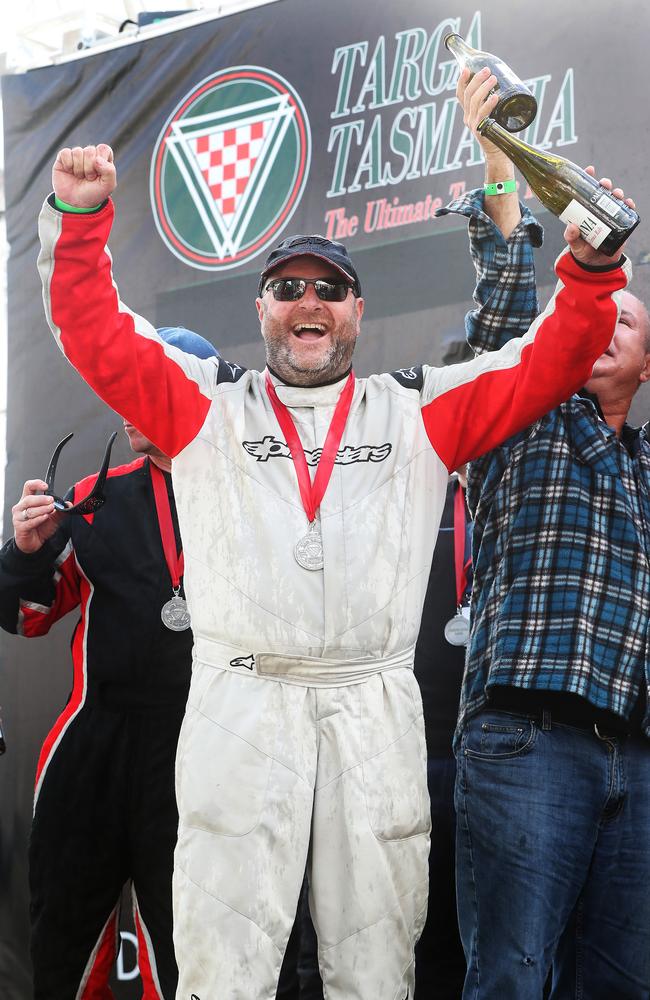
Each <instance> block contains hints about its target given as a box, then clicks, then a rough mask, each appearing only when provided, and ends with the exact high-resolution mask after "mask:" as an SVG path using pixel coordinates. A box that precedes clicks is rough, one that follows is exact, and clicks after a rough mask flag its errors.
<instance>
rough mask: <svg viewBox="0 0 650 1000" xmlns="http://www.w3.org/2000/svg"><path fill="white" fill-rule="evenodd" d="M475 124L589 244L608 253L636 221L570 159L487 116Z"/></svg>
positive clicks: (632, 213) (629, 210) (547, 204)
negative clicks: (507, 128) (539, 147)
mask: <svg viewBox="0 0 650 1000" xmlns="http://www.w3.org/2000/svg"><path fill="white" fill-rule="evenodd" d="M478 130H479V132H480V133H481V135H484V136H485V138H486V139H489V140H490V142H493V143H494V145H495V146H498V147H499V149H501V150H503V152H504V153H506V155H507V156H508V157H509V159H511V160H512V162H513V163H514V165H515V166H516V167H519V169H520V170H521V172H522V174H523V175H524V177H525V178H526V180H527V181H528V183H529V184H530V187H531V189H532V191H534V193H535V194H536V195H537V197H538V198H539V200H540V201H541V203H542V205H544V206H545V207H546V208H548V210H549V212H553V214H554V215H557V216H558V217H559V218H560V219H561V220H562V222H573V223H574V224H575V225H576V226H578V228H579V229H580V233H581V234H582V238H583V239H585V240H586V241H587V243H591V245H592V247H595V248H596V249H597V250H600V251H601V252H602V253H604V254H608V255H609V256H610V257H611V256H612V255H613V254H615V253H616V251H617V250H618V249H619V247H620V246H621V244H622V243H624V242H625V240H626V239H627V238H628V236H629V235H630V233H631V232H632V231H633V230H634V229H636V227H637V226H638V224H639V222H640V219H639V216H638V215H637V213H636V212H635V211H634V209H633V208H630V207H629V206H628V205H626V204H625V202H623V201H619V199H618V198H614V196H613V195H612V194H611V192H610V191H608V190H607V188H604V187H603V186H602V184H599V183H598V181H597V180H595V179H594V178H593V177H591V176H590V175H589V174H588V173H587V172H586V171H585V170H583V169H582V168H581V167H578V166H577V165H576V164H575V163H572V162H571V160H565V159H564V157H562V156H556V155H554V154H552V153H545V152H542V150H541V149H536V147H535V146H529V145H528V143H527V142H524V141H523V140H522V139H519V138H518V137H517V136H515V135H510V133H509V132H506V130H505V129H502V128H501V127H500V126H499V125H498V124H497V123H496V122H495V121H493V120H492V119H491V118H484V119H483V121H482V122H480V123H479V125H478Z"/></svg>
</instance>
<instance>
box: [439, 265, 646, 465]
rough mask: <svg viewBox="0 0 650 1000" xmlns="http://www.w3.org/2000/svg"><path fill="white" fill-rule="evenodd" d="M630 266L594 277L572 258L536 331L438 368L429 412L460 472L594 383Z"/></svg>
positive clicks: (561, 269) (448, 461)
mask: <svg viewBox="0 0 650 1000" xmlns="http://www.w3.org/2000/svg"><path fill="white" fill-rule="evenodd" d="M627 270H628V269H627V268H624V267H621V268H617V269H616V270H613V271H606V272H597V273H593V272H587V271H585V270H584V269H583V268H581V267H580V266H579V265H578V264H577V263H576V261H575V260H574V258H573V257H572V256H571V255H570V254H569V253H568V251H567V252H566V253H565V254H562V255H561V256H560V258H559V259H558V261H557V263H556V271H557V274H558V277H559V278H560V279H561V280H560V282H559V283H558V286H557V289H556V292H555V295H554V297H553V298H552V299H551V301H550V302H549V304H548V306H547V307H546V309H545V310H544V312H543V313H542V314H541V315H540V316H538V318H537V319H536V321H535V322H534V323H533V325H532V326H531V328H530V330H529V331H528V333H527V334H526V335H525V336H524V337H521V338H517V339H514V340H511V341H509V342H508V343H507V344H506V345H505V346H504V347H503V348H501V350H500V351H494V352H491V353H487V354H482V355H480V357H477V358H474V359H473V360H472V361H468V362H466V363H465V364H461V365H452V366H450V367H449V368H444V369H438V370H437V371H435V373H434V376H433V379H434V386H433V393H432V395H433V398H432V399H431V400H430V402H427V403H425V405H424V406H423V407H422V417H423V420H424V425H425V428H426V431H427V435H428V437H429V440H430V441H431V443H432V445H433V447H434V448H435V450H436V452H437V454H438V455H439V456H440V458H441V459H442V461H443V462H444V463H445V465H446V466H447V468H448V469H449V470H450V471H452V470H453V469H456V468H458V466H460V465H462V464H463V463H464V462H467V461H470V460H471V459H473V458H477V457H478V456H479V455H482V454H483V453H484V452H486V451H489V450H490V449H491V448H494V447H496V446H497V445H498V444H500V443H501V442H502V441H504V440H506V439H507V438H509V437H510V436H511V435H513V434H516V433H517V432H518V431H520V430H522V429H523V428H524V427H527V426H528V425H530V424H532V423H534V421H535V420H538V419H539V418H540V417H541V416H543V415H544V414H545V413H548V411H549V410H552V409H553V408H554V407H556V406H558V405H559V404H560V403H561V402H563V401H564V400H566V399H568V398H569V397H570V396H571V395H572V394H573V393H574V392H577V391H578V390H579V389H581V388H582V386H584V384H585V382H587V381H588V379H589V377H590V375H591V371H592V368H593V365H594V362H595V361H596V359H597V358H598V357H600V355H601V354H602V353H603V351H605V350H606V349H607V347H608V346H609V344H610V342H611V339H612V336H613V333H614V328H615V325H616V322H617V317H618V306H617V302H616V299H617V298H618V295H617V293H618V292H619V291H620V289H622V288H624V287H625V285H626V283H627V273H626V272H627Z"/></svg>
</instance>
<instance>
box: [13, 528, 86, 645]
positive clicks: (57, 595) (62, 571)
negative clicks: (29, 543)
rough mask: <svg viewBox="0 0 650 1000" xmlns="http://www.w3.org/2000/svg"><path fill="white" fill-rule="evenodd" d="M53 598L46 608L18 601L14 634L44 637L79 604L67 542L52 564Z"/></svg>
mask: <svg viewBox="0 0 650 1000" xmlns="http://www.w3.org/2000/svg"><path fill="white" fill-rule="evenodd" d="M54 568H55V571H54V575H53V583H54V587H55V590H54V599H53V601H52V604H50V605H49V607H48V606H46V605H44V604H38V603H37V602H36V601H27V600H23V599H21V600H20V601H19V604H18V609H19V610H18V622H17V626H16V631H17V633H18V635H23V636H25V637H26V638H27V639H31V638H33V637H34V636H38V635H45V634H46V633H47V632H49V630H50V628H51V627H52V625H53V624H54V622H57V621H58V620H59V619H60V618H63V617H64V615H67V613H68V612H69V611H72V609H73V608H76V607H77V605H78V604H79V577H78V573H77V566H76V562H75V557H74V552H73V550H72V543H71V542H68V543H67V545H66V546H65V548H64V549H63V550H62V552H60V553H59V555H58V556H57V558H56V560H55V561H54Z"/></svg>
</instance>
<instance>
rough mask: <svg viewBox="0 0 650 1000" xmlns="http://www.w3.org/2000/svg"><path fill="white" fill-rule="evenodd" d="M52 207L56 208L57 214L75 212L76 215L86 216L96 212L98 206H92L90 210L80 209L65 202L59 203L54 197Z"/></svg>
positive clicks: (58, 199)
mask: <svg viewBox="0 0 650 1000" xmlns="http://www.w3.org/2000/svg"><path fill="white" fill-rule="evenodd" d="M54 205H55V208H58V210H59V212H75V214H76V215H86V214H87V213H88V212H96V211H97V209H98V208H101V204H100V205H93V206H92V208H80V207H79V205H67V204H66V202H65V201H61V199H60V198H57V196H56V195H54Z"/></svg>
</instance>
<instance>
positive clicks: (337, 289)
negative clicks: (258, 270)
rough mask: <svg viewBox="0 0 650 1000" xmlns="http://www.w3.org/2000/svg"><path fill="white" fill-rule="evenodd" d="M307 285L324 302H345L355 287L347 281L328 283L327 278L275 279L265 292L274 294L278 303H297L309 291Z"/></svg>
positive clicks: (270, 282)
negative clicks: (310, 286)
mask: <svg viewBox="0 0 650 1000" xmlns="http://www.w3.org/2000/svg"><path fill="white" fill-rule="evenodd" d="M307 285H313V286H314V291H315V292H316V295H317V296H318V298H319V299H322V301H323V302H344V301H345V299H346V298H347V297H348V292H349V291H352V292H353V293H354V288H353V286H352V285H351V284H350V283H349V282H347V281H327V279H326V278H275V279H274V280H273V281H269V283H268V285H267V286H266V288H265V289H264V291H265V292H268V291H271V292H273V298H274V299H276V301H277V302H297V301H298V299H301V298H302V297H303V295H304V294H305V292H306V291H307Z"/></svg>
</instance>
